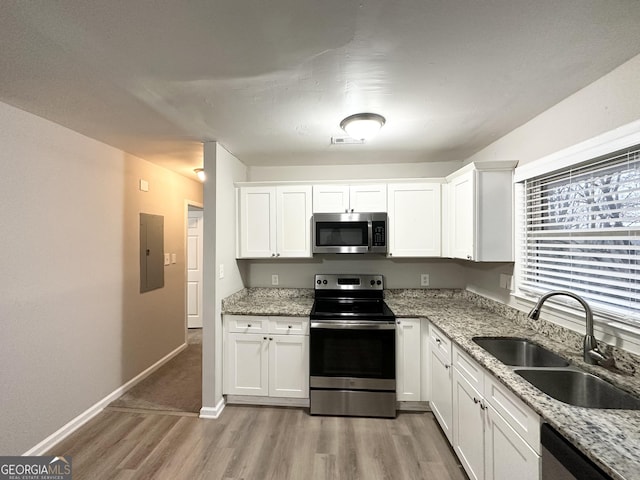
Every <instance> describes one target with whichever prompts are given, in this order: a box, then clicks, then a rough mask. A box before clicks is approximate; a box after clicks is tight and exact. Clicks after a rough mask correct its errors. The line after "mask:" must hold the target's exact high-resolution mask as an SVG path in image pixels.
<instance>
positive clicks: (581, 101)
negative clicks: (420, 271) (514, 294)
mask: <svg viewBox="0 0 640 480" xmlns="http://www.w3.org/2000/svg"><path fill="white" fill-rule="evenodd" d="M639 85H640V55H639V56H636V57H634V58H632V59H631V60H629V61H628V62H626V63H624V64H623V65H621V66H620V67H618V68H616V69H615V70H613V71H612V72H610V73H609V74H608V75H605V76H604V77H602V78H600V79H599V80H597V81H595V82H594V83H592V84H591V85H589V86H587V87H585V88H584V89H582V90H580V91H578V92H576V93H575V94H574V95H572V96H570V97H568V98H566V99H565V100H563V101H562V102H560V103H558V104H557V105H555V106H553V107H552V108H550V109H549V110H547V111H545V112H543V113H542V114H540V115H538V116H537V117H536V118H534V119H532V120H531V121H529V122H528V123H526V124H524V125H522V126H521V127H519V128H517V129H515V130H514V131H512V132H511V133H509V134H508V135H505V136H504V137H502V138H500V139H499V140H497V141H496V142H494V143H492V144H491V145H489V146H488V147H486V148H485V149H483V150H481V151H480V152H478V153H476V154H475V155H473V156H472V157H470V158H469V159H467V160H466V161H465V164H466V163H469V162H472V161H483V160H505V159H519V162H520V163H519V165H523V164H526V163H529V162H532V161H535V160H536V159H538V158H541V157H543V156H546V155H549V154H551V153H554V152H556V151H558V150H561V149H564V148H567V147H570V146H572V145H575V144H577V143H580V142H582V141H584V140H588V139H590V138H593V137H595V136H597V135H600V134H602V133H605V132H607V131H609V130H613V129H615V128H618V127H620V126H622V125H625V124H627V123H631V122H633V121H635V120H638V119H640V93H639V90H638V86H639ZM508 269H509V267H505V266H502V267H499V269H498V270H496V269H487V268H486V267H485V266H483V265H481V264H469V265H468V266H467V277H468V279H469V280H468V283H467V288H468V289H469V290H472V291H476V292H479V293H482V294H483V295H485V296H489V297H492V298H497V299H501V300H503V301H505V302H509V299H508V298H505V295H504V290H503V289H500V288H498V287H497V285H496V284H495V282H494V280H495V277H496V275H498V274H499V273H508Z"/></svg>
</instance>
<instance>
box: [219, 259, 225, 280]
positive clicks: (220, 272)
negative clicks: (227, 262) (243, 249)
mask: <svg viewBox="0 0 640 480" xmlns="http://www.w3.org/2000/svg"><path fill="white" fill-rule="evenodd" d="M218 277H220V278H224V263H221V264H220V268H219V271H218Z"/></svg>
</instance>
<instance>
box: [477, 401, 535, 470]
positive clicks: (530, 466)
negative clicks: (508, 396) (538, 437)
mask: <svg viewBox="0 0 640 480" xmlns="http://www.w3.org/2000/svg"><path fill="white" fill-rule="evenodd" d="M485 414H486V419H487V424H486V428H485V442H486V445H485V447H486V455H485V465H486V467H485V470H486V478H487V480H511V479H512V478H514V476H515V474H516V472H517V477H518V479H519V480H538V479H539V478H540V456H539V455H538V454H537V453H536V452H535V451H534V450H533V449H532V448H531V447H530V446H529V445H528V444H527V442H525V441H524V440H523V439H522V437H520V436H519V435H518V434H517V433H516V432H515V430H514V429H513V428H511V426H509V424H508V423H507V422H506V421H505V420H504V419H503V418H502V416H501V415H500V414H499V413H498V412H497V411H496V410H495V409H494V408H493V407H491V406H490V405H489V406H488V407H487V409H486V410H485Z"/></svg>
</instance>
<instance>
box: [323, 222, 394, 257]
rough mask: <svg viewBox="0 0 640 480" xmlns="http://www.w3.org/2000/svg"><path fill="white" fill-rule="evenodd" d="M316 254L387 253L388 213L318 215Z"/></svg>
mask: <svg viewBox="0 0 640 480" xmlns="http://www.w3.org/2000/svg"><path fill="white" fill-rule="evenodd" d="M313 253H387V214H386V213H385V212H374V213H316V214H314V215H313Z"/></svg>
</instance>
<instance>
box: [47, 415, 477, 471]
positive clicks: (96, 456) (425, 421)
mask: <svg viewBox="0 0 640 480" xmlns="http://www.w3.org/2000/svg"><path fill="white" fill-rule="evenodd" d="M49 454H50V455H71V456H72V465H73V478H74V480H83V479H87V480H88V479H91V480H103V479H104V480H133V479H135V480H145V479H154V480H163V479H171V480H180V479H189V480H191V479H207V480H209V479H223V480H234V479H245V480H253V479H259V480H263V479H277V480H281V479H295V480H298V479H301V480H311V479H314V480H315V479H340V480H342V479H345V480H351V479H353V480H356V479H362V480H377V479H393V480H397V479H429V480H448V479H452V480H454V479H455V480H465V479H466V478H467V477H466V475H465V474H464V472H463V470H462V468H461V467H460V465H459V463H458V460H457V458H456V457H455V455H454V454H453V453H452V451H451V449H450V447H449V444H448V443H447V441H446V439H445V438H444V436H443V434H442V432H441V431H440V429H439V427H438V426H437V424H436V422H435V419H434V418H433V415H432V414H431V413H400V414H399V415H398V417H397V418H396V419H374V418H347V417H317V416H310V415H309V414H308V413H307V411H306V410H305V409H299V408H277V407H253V406H234V405H230V406H227V407H226V408H225V409H224V411H223V412H222V414H221V416H220V418H218V419H217V420H204V419H200V418H197V417H193V416H179V415H163V414H160V413H151V412H149V413H136V412H126V411H125V412H123V411H117V410H110V409H106V410H105V411H103V412H102V413H101V414H99V415H98V416H96V417H95V418H94V419H92V420H91V421H90V422H88V423H87V424H86V425H85V426H83V427H82V428H80V429H79V430H78V431H77V432H75V433H74V434H73V435H71V436H70V437H69V438H67V439H66V440H64V441H63V442H62V443H60V444H59V445H58V446H57V447H56V448H55V449H54V450H52V451H51V452H49Z"/></svg>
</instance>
